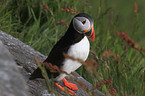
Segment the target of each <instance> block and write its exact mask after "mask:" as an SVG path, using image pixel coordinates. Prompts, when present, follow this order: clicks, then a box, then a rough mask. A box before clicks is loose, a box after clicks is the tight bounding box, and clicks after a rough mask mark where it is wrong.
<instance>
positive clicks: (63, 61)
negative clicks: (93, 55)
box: [29, 13, 95, 95]
mask: <svg viewBox="0 0 145 96" xmlns="http://www.w3.org/2000/svg"><path fill="white" fill-rule="evenodd" d="M88 38H89V39H90V40H91V41H94V39H95V31H94V20H93V18H92V17H91V16H89V15H88V14H86V13H79V14H77V15H76V16H75V17H74V18H73V19H72V21H71V23H70V25H69V28H68V29H67V31H66V33H65V34H64V36H63V37H62V38H61V39H60V40H59V41H58V42H57V43H56V44H55V45H54V47H53V48H52V50H51V52H50V54H49V55H48V57H47V58H46V60H45V61H44V62H47V63H51V64H52V65H56V66H58V68H60V69H62V70H63V71H65V72H67V74H70V73H71V72H73V71H75V70H76V69H78V68H79V67H80V66H81V65H82V64H81V63H80V62H78V61H74V60H71V59H68V58H66V57H64V55H63V52H64V53H66V54H68V55H69V56H73V57H74V58H79V59H81V60H83V61H85V60H86V59H87V58H88V55H89V51H90V43H89V40H88ZM46 70H47V73H48V76H49V78H51V76H53V78H54V81H56V83H55V85H56V86H58V87H59V88H60V89H62V90H64V91H65V88H64V87H62V86H60V85H58V83H57V82H58V81H60V80H62V81H63V82H64V85H65V86H66V87H68V90H69V93H70V94H71V95H74V94H75V93H74V92H73V91H71V90H78V87H77V85H75V84H73V83H69V82H67V80H66V79H65V76H66V75H67V74H65V73H52V72H50V70H48V69H46ZM36 78H43V76H42V74H41V70H40V69H39V68H37V69H36V70H35V71H34V72H33V73H32V74H31V77H30V78H29V79H30V80H33V79H36Z"/></svg>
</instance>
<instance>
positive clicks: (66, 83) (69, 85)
mask: <svg viewBox="0 0 145 96" xmlns="http://www.w3.org/2000/svg"><path fill="white" fill-rule="evenodd" d="M62 81H63V83H64V85H65V86H67V87H68V88H69V89H72V90H79V89H78V87H77V85H76V84H73V83H69V82H67V80H66V79H65V78H63V79H62Z"/></svg>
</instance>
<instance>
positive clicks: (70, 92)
mask: <svg viewBox="0 0 145 96" xmlns="http://www.w3.org/2000/svg"><path fill="white" fill-rule="evenodd" d="M55 85H56V86H57V87H59V88H60V89H61V90H62V91H64V92H67V93H69V94H70V95H72V96H74V95H75V92H74V91H72V90H70V89H68V88H64V87H62V86H60V85H58V83H55Z"/></svg>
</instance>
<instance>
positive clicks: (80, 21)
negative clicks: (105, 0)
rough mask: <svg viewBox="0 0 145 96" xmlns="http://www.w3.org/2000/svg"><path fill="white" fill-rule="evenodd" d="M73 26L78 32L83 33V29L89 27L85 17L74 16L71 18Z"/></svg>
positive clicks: (88, 28)
mask: <svg viewBox="0 0 145 96" xmlns="http://www.w3.org/2000/svg"><path fill="white" fill-rule="evenodd" d="M73 26H74V29H75V30H76V31H78V32H79V33H80V34H84V33H85V30H88V31H89V30H90V29H91V24H90V21H89V20H88V19H87V18H85V17H76V18H74V19H73Z"/></svg>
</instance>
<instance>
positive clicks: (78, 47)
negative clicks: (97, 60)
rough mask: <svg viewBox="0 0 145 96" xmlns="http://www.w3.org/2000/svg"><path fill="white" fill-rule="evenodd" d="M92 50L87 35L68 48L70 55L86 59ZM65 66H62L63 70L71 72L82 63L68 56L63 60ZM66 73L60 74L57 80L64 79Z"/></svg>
mask: <svg viewBox="0 0 145 96" xmlns="http://www.w3.org/2000/svg"><path fill="white" fill-rule="evenodd" d="M89 51H90V43H89V41H88V38H87V37H86V36H85V37H84V38H83V39H82V40H81V41H80V42H78V43H76V44H74V45H72V46H71V47H70V49H69V50H68V53H67V54H68V55H70V56H73V57H74V58H79V59H82V60H83V61H85V60H86V59H87V57H88V55H89ZM63 64H64V65H63V66H62V67H61V69H62V70H64V71H65V72H67V73H68V74H70V73H71V72H73V71H75V70H76V69H78V68H79V67H80V66H81V65H82V64H81V63H80V62H78V61H74V60H71V59H68V58H66V59H65V60H64V62H63ZM65 76H66V74H60V75H59V76H58V77H57V78H56V80H57V81H60V80H62V79H63V78H64V77H65Z"/></svg>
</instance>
